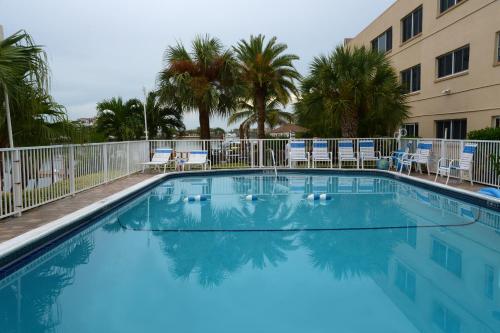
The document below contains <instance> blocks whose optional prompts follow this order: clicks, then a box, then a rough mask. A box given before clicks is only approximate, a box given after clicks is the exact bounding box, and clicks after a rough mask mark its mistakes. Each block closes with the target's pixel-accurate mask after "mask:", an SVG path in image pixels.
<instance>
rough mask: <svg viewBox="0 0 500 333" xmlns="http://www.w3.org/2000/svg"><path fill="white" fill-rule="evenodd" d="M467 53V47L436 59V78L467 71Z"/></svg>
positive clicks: (468, 49) (468, 50) (468, 48)
mask: <svg viewBox="0 0 500 333" xmlns="http://www.w3.org/2000/svg"><path fill="white" fill-rule="evenodd" d="M469 53H470V47H469V46H468V45H467V46H464V47H461V48H459V49H457V50H455V51H452V52H449V53H446V54H443V55H442V56H439V57H437V63H438V78H441V77H445V76H448V75H452V74H456V73H460V72H464V71H466V70H468V69H469Z"/></svg>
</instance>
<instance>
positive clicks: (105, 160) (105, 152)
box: [102, 144, 108, 183]
mask: <svg viewBox="0 0 500 333" xmlns="http://www.w3.org/2000/svg"><path fill="white" fill-rule="evenodd" d="M102 162H103V163H102V168H103V173H104V183H107V182H108V145H107V144H103V145H102Z"/></svg>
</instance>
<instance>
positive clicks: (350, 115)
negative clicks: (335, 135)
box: [340, 110, 359, 138]
mask: <svg viewBox="0 0 500 333" xmlns="http://www.w3.org/2000/svg"><path fill="white" fill-rule="evenodd" d="M340 125H341V132H342V137H343V138H355V137H357V136H358V126H359V117H358V112H357V110H344V112H342V114H341V116H340Z"/></svg>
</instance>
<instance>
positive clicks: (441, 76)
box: [346, 0, 500, 139]
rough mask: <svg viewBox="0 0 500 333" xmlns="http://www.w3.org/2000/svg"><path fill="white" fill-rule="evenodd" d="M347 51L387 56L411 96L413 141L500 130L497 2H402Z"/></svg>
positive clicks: (409, 123)
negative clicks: (361, 48) (375, 51)
mask: <svg viewBox="0 0 500 333" xmlns="http://www.w3.org/2000/svg"><path fill="white" fill-rule="evenodd" d="M346 44H348V45H357V46H361V45H365V46H368V47H371V48H376V49H378V50H379V51H381V52H385V53H386V54H387V57H388V58H389V59H390V60H391V62H392V64H393V65H394V67H395V68H396V70H397V72H398V73H399V75H400V80H401V82H402V83H403V85H404V86H405V88H406V89H407V91H408V100H409V105H410V107H411V109H410V113H411V115H410V118H409V119H408V120H407V122H406V124H405V127H406V128H407V130H408V132H409V134H410V135H416V136H420V137H438V138H444V137H445V136H446V137H447V138H455V139H462V138H465V136H466V133H467V132H470V131H473V130H477V129H481V128H485V127H490V126H493V127H500V0H397V1H396V2H395V3H394V4H393V5H392V6H391V7H389V8H388V9H387V10H386V11H385V12H384V13H382V15H380V16H379V17H378V18H377V19H376V20H375V21H373V22H372V23H371V24H370V25H369V26H368V27H367V28H366V29H364V30H363V31H362V32H360V33H359V34H358V35H357V36H356V37H354V38H352V39H347V40H346Z"/></svg>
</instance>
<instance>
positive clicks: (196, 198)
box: [184, 194, 208, 202]
mask: <svg viewBox="0 0 500 333" xmlns="http://www.w3.org/2000/svg"><path fill="white" fill-rule="evenodd" d="M207 200H208V196H207V195H204V194H198V195H189V196H187V197H185V198H184V202H196V201H207Z"/></svg>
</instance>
